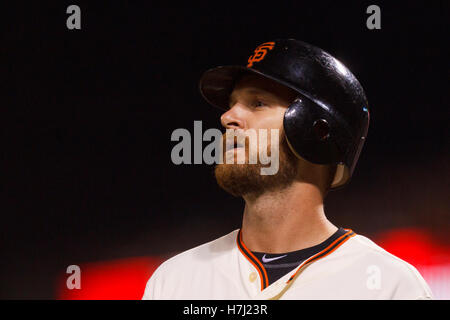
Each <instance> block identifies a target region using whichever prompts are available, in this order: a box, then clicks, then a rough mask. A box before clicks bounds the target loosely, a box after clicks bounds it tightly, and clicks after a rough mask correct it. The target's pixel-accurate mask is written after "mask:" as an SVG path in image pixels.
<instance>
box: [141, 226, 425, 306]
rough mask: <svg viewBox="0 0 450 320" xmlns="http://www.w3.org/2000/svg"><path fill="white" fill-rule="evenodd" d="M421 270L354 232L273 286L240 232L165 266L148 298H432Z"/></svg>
mask: <svg viewBox="0 0 450 320" xmlns="http://www.w3.org/2000/svg"><path fill="white" fill-rule="evenodd" d="M431 298H432V294H431V291H430V289H429V287H428V285H427V284H426V282H425V280H424V279H423V278H422V276H421V275H420V274H419V272H418V271H417V270H416V269H415V268H414V267H413V266H411V265H410V264H408V263H407V262H405V261H403V260H401V259H399V258H397V257H395V256H394V255H392V254H390V253H388V252H387V251H385V250H384V249H382V248H381V247H379V246H377V245H376V244H375V243H373V242H372V241H371V240H369V239H368V238H366V237H364V236H361V235H356V234H355V233H354V232H353V231H352V230H349V229H345V233H344V234H343V235H341V236H340V237H339V238H337V239H336V240H334V241H333V242H332V243H331V244H329V245H328V246H327V247H326V248H325V249H323V250H321V251H320V252H318V253H316V254H314V255H313V256H311V257H309V258H308V259H306V260H305V261H303V262H302V263H301V264H300V265H299V266H298V267H297V268H295V269H294V270H292V271H291V272H289V273H288V274H286V275H285V276H283V277H282V278H280V279H278V280H277V281H275V282H274V283H272V284H270V285H269V283H268V281H267V273H266V270H265V269H264V266H263V265H262V264H261V262H260V261H259V260H258V259H256V257H255V256H254V255H253V254H252V252H251V251H250V250H248V248H247V247H246V246H245V244H244V243H243V241H242V234H241V232H240V230H235V231H233V232H231V233H229V234H227V235H225V236H223V237H221V238H219V239H216V240H214V241H211V242H208V243H206V244H203V245H200V246H198V247H195V248H193V249H190V250H188V251H185V252H183V253H180V254H178V255H176V256H174V257H173V258H171V259H169V260H167V261H166V262H164V263H163V264H161V265H160V266H159V267H158V268H157V270H156V271H155V272H154V273H153V275H152V276H151V278H150V280H149V281H148V283H147V285H146V288H145V292H144V296H143V298H142V299H186V300H190V299H205V300H215V299H220V300H240V299H246V300H248V299H258V300H264V299H317V300H328V299H352V300H359V299H371V300H372V299H431Z"/></svg>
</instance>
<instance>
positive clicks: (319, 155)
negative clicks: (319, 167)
mask: <svg viewBox="0 0 450 320" xmlns="http://www.w3.org/2000/svg"><path fill="white" fill-rule="evenodd" d="M338 117H339V115H337V114H335V113H333V114H331V113H330V111H329V110H327V109H326V108H325V107H321V106H320V105H318V104H317V103H315V102H313V101H312V100H310V99H309V98H307V97H305V96H303V95H302V96H298V97H297V98H296V99H295V100H294V101H293V102H292V104H291V105H290V106H289V107H288V109H287V110H286V112H285V114H284V120H283V126H284V131H285V134H286V139H287V141H288V143H289V146H290V147H291V149H292V151H293V152H294V154H296V155H297V156H299V157H301V158H304V159H305V160H307V161H310V162H312V163H317V164H328V165H332V164H338V163H341V162H343V161H344V159H345V150H347V149H346V146H347V144H348V143H350V142H351V137H350V136H349V134H348V132H346V130H345V125H343V124H342V123H338V122H340V121H339V118H338Z"/></svg>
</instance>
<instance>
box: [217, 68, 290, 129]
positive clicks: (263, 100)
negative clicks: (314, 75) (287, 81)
mask: <svg viewBox="0 0 450 320" xmlns="http://www.w3.org/2000/svg"><path fill="white" fill-rule="evenodd" d="M295 96H296V93H295V92H294V91H293V90H291V89H289V88H287V87H285V86H283V85H281V84H278V83H276V82H274V81H272V80H269V79H266V78H263V77H260V76H256V75H248V76H245V77H243V78H242V79H241V80H240V81H239V82H238V83H237V85H236V86H235V88H234V90H233V92H232V93H231V96H230V104H229V109H228V110H227V111H226V112H225V113H224V114H223V115H222V117H221V122H222V125H223V126H224V127H225V128H230V129H244V130H247V129H280V130H281V129H282V127H283V116H284V112H285V111H286V108H287V107H288V106H289V104H290V103H291V102H292V101H293V100H294V99H295Z"/></svg>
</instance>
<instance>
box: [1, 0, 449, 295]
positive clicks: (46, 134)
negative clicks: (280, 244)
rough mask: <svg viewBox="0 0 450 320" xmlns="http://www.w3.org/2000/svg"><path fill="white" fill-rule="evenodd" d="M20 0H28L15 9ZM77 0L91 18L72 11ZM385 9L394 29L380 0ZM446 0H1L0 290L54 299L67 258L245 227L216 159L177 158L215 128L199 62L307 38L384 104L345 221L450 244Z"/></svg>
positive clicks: (337, 218)
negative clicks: (194, 138) (371, 15)
mask: <svg viewBox="0 0 450 320" xmlns="http://www.w3.org/2000/svg"><path fill="white" fill-rule="evenodd" d="M13 3H14V4H13ZM70 4H77V5H79V6H80V7H81V27H82V29H81V30H68V29H67V28H66V19H67V17H68V16H69V15H68V14H66V8H67V6H68V5H70ZM370 4H378V5H379V6H380V7H381V26H382V29H381V30H368V29H367V28H366V19H367V17H368V14H366V8H367V6H369V5H370ZM445 11H448V5H447V4H444V1H422V2H412V1H404V2H400V1H391V2H389V3H385V2H379V1H375V2H373V1H370V2H368V1H356V2H353V3H351V2H345V3H343V2H341V1H330V2H324V1H276V2H273V4H271V2H250V3H248V2H245V1H242V2H239V3H238V2H229V1H209V2H205V3H203V4H200V3H197V4H193V3H192V4H191V3H190V4H189V5H188V4H186V5H184V6H179V5H178V4H177V5H175V4H172V5H169V4H163V3H160V4H157V3H155V2H153V1H145V2H144V1H142V2H134V1H133V2H128V1H114V2H113V1H105V2H104V3H101V2H97V1H73V2H67V1H54V2H53V3H49V2H42V1H34V2H20V1H17V2H8V4H7V5H6V4H3V7H2V13H3V14H4V18H2V25H3V27H2V30H1V32H2V43H1V48H2V50H1V62H2V63H1V66H2V70H1V81H2V82H1V88H2V91H3V94H2V100H1V102H0V105H1V113H0V119H1V122H0V124H1V135H2V153H1V169H2V170H1V172H2V174H1V175H0V177H1V178H0V179H1V191H2V192H1V201H0V214H1V229H0V232H1V236H0V242H1V243H0V249H1V257H0V263H1V269H0V298H3V299H5V298H7V299H12V298H26V299H33V298H44V299H47V298H49V299H51V298H54V297H55V293H54V287H55V283H54V279H55V276H56V275H57V274H61V273H64V272H65V268H66V267H67V266H68V265H70V264H80V263H83V262H86V261H100V260H108V259H115V258H122V257H132V256H145V255H170V254H173V253H175V252H179V251H182V250H185V249H188V248H190V247H192V246H195V245H198V244H200V243H203V242H206V241H210V240H212V239H215V238H217V237H219V236H221V235H223V234H225V233H228V232H229V231H231V230H233V229H235V228H238V227H239V224H240V219H241V212H242V208H243V202H242V200H240V199H236V198H233V197H231V196H229V195H228V194H226V193H225V192H223V191H222V190H220V189H219V188H218V187H217V186H216V183H215V180H214V178H213V167H212V166H208V165H183V166H176V165H174V164H172V162H171V159H170V152H171V149H172V147H173V145H174V144H175V143H173V142H171V141H170V136H171V133H172V131H173V130H174V129H176V128H186V129H188V130H189V131H190V132H193V123H194V120H202V121H203V128H204V129H207V128H212V127H215V128H219V127H220V123H219V116H220V113H219V111H218V110H216V109H214V108H212V107H210V106H208V105H207V103H206V102H205V101H203V100H202V98H201V96H200V94H199V92H198V89H197V82H198V80H199V78H200V76H201V74H202V72H203V71H205V70H206V69H208V68H210V67H214V66H217V65H226V64H236V63H237V64H244V63H245V61H246V59H247V58H248V56H249V55H250V54H251V53H252V52H253V49H254V48H255V47H256V46H257V45H258V44H260V43H262V42H265V41H269V40H273V39H276V38H296V39H299V40H303V41H306V42H309V43H311V44H314V45H317V46H319V47H321V48H323V49H325V50H327V51H328V52H330V53H331V54H333V55H334V56H336V57H337V58H338V59H340V60H341V61H342V62H343V63H344V64H345V65H347V66H348V67H349V68H350V70H352V72H353V73H354V74H355V75H356V76H357V77H358V78H359V80H360V82H361V83H362V84H363V86H364V88H365V90H366V93H367V96H368V99H369V105H370V108H371V124H370V128H369V135H368V138H367V142H366V145H365V147H364V149H363V152H362V155H361V157H360V160H359V163H358V165H357V167H356V171H355V174H354V176H353V180H352V182H351V183H350V184H349V185H348V186H347V187H346V188H345V189H343V190H340V191H336V192H333V193H331V194H330V195H329V198H328V199H327V201H326V203H325V205H326V212H327V215H328V217H329V218H330V220H331V221H333V222H334V223H335V224H337V225H341V226H344V227H349V228H352V229H353V230H355V231H356V232H357V233H360V234H363V235H366V236H369V237H371V236H373V235H375V234H377V232H380V231H383V230H388V229H391V228H398V227H404V226H419V227H421V228H424V229H426V230H429V231H430V232H432V233H433V234H434V235H436V237H439V239H440V240H441V241H442V242H443V243H448V242H450V236H449V235H448V234H449V231H450V224H449V221H450V219H449V211H450V210H449V207H450V204H449V178H450V177H449V173H450V168H449V159H450V155H449V143H448V142H449V139H448V137H449V131H448V120H449V118H450V117H449V112H448V93H447V92H448V91H447V90H448V78H447V77H448V63H447V59H448V55H447V54H445V53H444V41H445V42H447V40H448V37H447V33H446V31H447V27H448V26H447V25H445V23H446V21H448V17H447V16H446V15H445V16H444V12H445Z"/></svg>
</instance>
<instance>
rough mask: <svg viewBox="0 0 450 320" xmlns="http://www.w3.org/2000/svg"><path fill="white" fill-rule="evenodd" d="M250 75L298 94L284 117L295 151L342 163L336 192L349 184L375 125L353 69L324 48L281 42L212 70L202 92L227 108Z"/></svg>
mask: <svg viewBox="0 0 450 320" xmlns="http://www.w3.org/2000/svg"><path fill="white" fill-rule="evenodd" d="M245 73H252V74H257V75H260V76H263V77H266V78H269V79H272V80H274V81H276V82H278V83H280V84H282V85H285V86H287V87H289V88H291V89H293V90H295V91H296V92H297V93H298V96H297V97H296V99H295V100H294V101H292V103H291V104H290V106H289V107H288V109H287V110H286V112H285V114H284V123H283V125H284V131H285V134H286V139H287V142H288V144H289V146H290V148H291V150H292V151H293V153H294V154H296V155H297V156H298V157H301V158H303V159H306V160H308V161H310V162H312V163H317V164H327V165H336V166H337V170H336V174H335V177H334V180H333V182H332V184H331V188H332V189H335V188H337V187H340V186H343V185H344V184H346V183H347V182H348V181H349V179H350V177H351V175H352V173H353V171H354V168H355V165H356V162H357V161H358V158H359V154H360V152H361V149H362V147H363V144H364V141H365V138H366V135H367V130H368V127H369V108H368V102H367V99H366V96H365V94H364V90H363V88H362V87H361V85H360V83H359V82H358V80H357V79H356V77H355V76H354V75H353V74H352V73H351V72H350V70H348V69H347V67H345V66H344V65H343V64H342V63H341V62H339V61H338V60H337V59H336V58H334V57H333V56H331V55H330V54H329V53H327V52H325V51H323V50H322V49H320V48H317V47H315V46H312V45H310V44H307V43H305V42H302V41H298V40H294V39H278V40H274V41H270V42H265V43H263V44H261V45H259V46H258V47H257V48H256V49H255V51H254V53H253V54H252V55H251V56H250V57H249V58H248V61H247V64H246V65H243V66H239V65H234V66H221V67H217V68H213V69H210V70H208V71H206V72H205V73H204V74H203V75H202V77H201V79H200V92H201V94H202V95H203V97H204V98H205V99H206V101H208V102H209V103H210V104H212V105H213V106H216V107H219V108H221V109H225V110H226V109H228V108H229V96H230V94H231V92H232V91H233V87H234V85H235V84H236V81H237V80H238V79H239V78H240V77H241V76H242V75H243V74H245Z"/></svg>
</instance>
